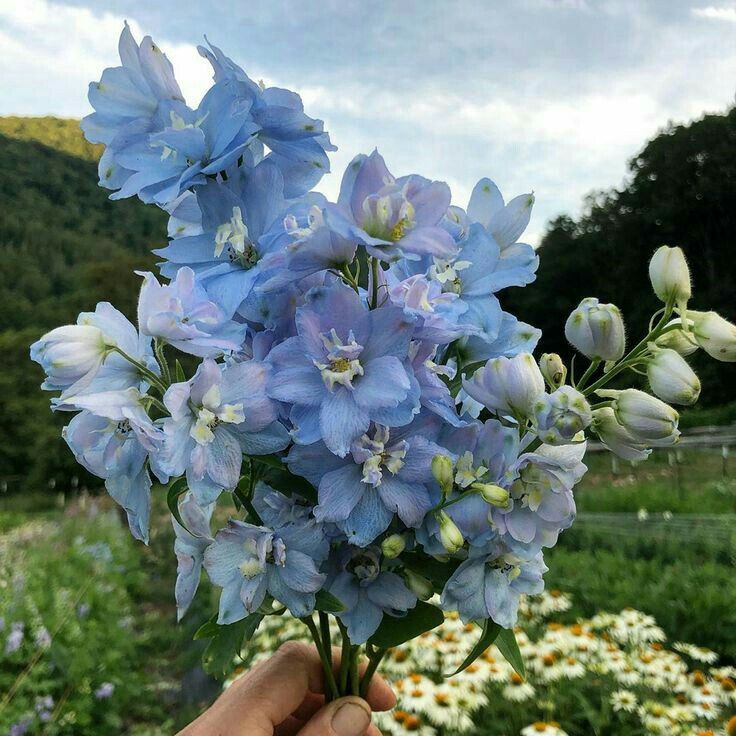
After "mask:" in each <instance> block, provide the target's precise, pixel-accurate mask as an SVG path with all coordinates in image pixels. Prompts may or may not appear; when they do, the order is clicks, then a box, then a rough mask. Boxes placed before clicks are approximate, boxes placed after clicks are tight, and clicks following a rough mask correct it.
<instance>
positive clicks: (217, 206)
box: [154, 161, 290, 318]
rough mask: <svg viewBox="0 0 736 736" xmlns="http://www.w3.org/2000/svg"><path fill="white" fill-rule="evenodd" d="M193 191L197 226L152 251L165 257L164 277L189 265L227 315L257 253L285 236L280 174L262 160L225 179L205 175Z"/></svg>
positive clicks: (245, 291)
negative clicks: (197, 227) (203, 183)
mask: <svg viewBox="0 0 736 736" xmlns="http://www.w3.org/2000/svg"><path fill="white" fill-rule="evenodd" d="M195 196H196V203H197V206H198V208H199V209H200V211H201V228H200V230H201V231H200V232H197V233H195V234H185V235H183V236H182V237H177V238H175V239H174V240H172V241H171V242H170V243H169V245H168V246H167V247H165V248H160V249H158V250H154V253H155V254H156V255H159V256H162V257H164V258H165V259H166V261H167V262H166V263H163V264H161V273H162V274H163V275H164V276H167V277H169V278H173V277H174V276H175V275H176V272H177V271H178V270H179V269H180V268H181V266H189V267H190V268H191V269H192V270H193V271H194V273H195V274H196V277H197V281H198V283H200V284H201V285H202V286H203V287H204V289H205V290H206V291H207V294H208V295H209V297H210V299H212V300H213V301H215V302H217V304H219V305H220V307H222V310H223V312H224V314H225V317H228V318H229V317H232V315H233V314H234V313H235V311H236V310H237V309H238V307H239V306H240V305H241V303H242V302H243V300H244V299H245V298H246V297H247V296H248V295H249V294H250V292H251V290H252V289H253V286H254V285H255V284H256V282H257V281H258V279H259V278H260V277H261V275H262V273H263V258H264V257H265V256H266V255H268V254H269V253H271V252H273V251H274V250H278V249H280V248H282V247H283V245H284V244H285V243H286V242H287V241H288V240H290V238H289V237H288V234H287V232H286V230H285V229H284V226H283V223H282V220H283V217H284V208H285V200H284V181H283V177H282V175H281V172H280V171H279V169H278V168H277V167H276V166H275V164H273V163H272V162H270V161H263V162H262V163H260V164H258V166H256V167H255V168H252V169H251V168H247V167H240V168H238V169H236V170H233V171H231V176H230V177H229V178H228V179H227V181H219V180H209V181H208V182H207V183H206V185H204V186H200V187H197V190H196V195H195ZM279 236H280V237H279Z"/></svg>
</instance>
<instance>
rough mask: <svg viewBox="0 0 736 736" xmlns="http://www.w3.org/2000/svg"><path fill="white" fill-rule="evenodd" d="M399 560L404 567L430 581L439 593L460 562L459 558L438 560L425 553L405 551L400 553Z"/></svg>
mask: <svg viewBox="0 0 736 736" xmlns="http://www.w3.org/2000/svg"><path fill="white" fill-rule="evenodd" d="M401 561H402V562H403V563H404V565H405V567H407V568H409V569H410V570H412V571H413V572H416V573H418V574H419V575H421V576H422V577H425V578H427V580H429V581H430V582H431V583H432V586H433V587H434V589H435V592H437V593H439V592H441V591H442V589H443V588H444V587H445V583H446V582H447V580H448V578H449V577H450V576H451V575H452V573H453V572H455V570H456V569H457V567H458V565H459V564H460V560H438V559H436V558H435V557H430V556H429V555H426V554H417V553H416V552H407V553H405V554H403V555H401Z"/></svg>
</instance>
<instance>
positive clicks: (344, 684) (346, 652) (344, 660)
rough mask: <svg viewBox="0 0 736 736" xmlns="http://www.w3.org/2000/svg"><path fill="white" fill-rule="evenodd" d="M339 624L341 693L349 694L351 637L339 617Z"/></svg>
mask: <svg viewBox="0 0 736 736" xmlns="http://www.w3.org/2000/svg"><path fill="white" fill-rule="evenodd" d="M337 625H338V626H339V627H340V635H341V637H342V652H341V654H340V682H339V690H340V695H347V694H348V670H349V668H350V649H351V644H350V637H349V636H348V630H347V628H346V627H345V624H343V622H342V621H340V619H339V618H337Z"/></svg>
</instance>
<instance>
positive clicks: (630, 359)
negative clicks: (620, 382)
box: [583, 303, 678, 396]
mask: <svg viewBox="0 0 736 736" xmlns="http://www.w3.org/2000/svg"><path fill="white" fill-rule="evenodd" d="M673 308H674V304H670V303H668V304H667V306H666V307H665V309H664V313H663V314H662V318H661V319H660V320H659V322H658V323H657V326H656V327H655V328H654V329H653V330H650V331H649V333H648V334H647V335H646V336H645V337H644V338H643V339H642V340H641V341H640V342H639V343H637V344H636V345H635V346H634V347H633V348H632V349H631V350H630V351H629V353H628V354H627V355H625V356H624V357H623V358H622V359H621V361H620V362H619V363H617V364H616V365H615V366H614V367H613V368H612V369H611V370H610V371H608V373H606V374H605V375H603V376H601V378H599V379H598V380H597V381H596V382H595V383H592V384H591V385H590V386H589V387H588V388H587V389H586V390H585V391H584V392H583V393H584V395H585V396H590V395H591V394H592V393H594V392H595V391H597V390H598V389H599V388H602V387H603V386H605V385H606V384H607V383H608V382H609V381H610V380H611V379H612V378H614V377H615V376H617V375H618V374H619V373H621V372H622V371H625V370H626V369H627V368H628V367H629V366H631V365H636V363H637V362H638V359H639V358H640V357H641V355H642V353H643V352H644V351H645V350H646V349H647V345H648V344H649V343H650V342H654V341H655V340H656V339H657V338H658V337H660V336H662V335H664V334H665V333H666V332H670V331H671V330H672V329H678V326H677V325H674V326H673V327H667V323H668V322H669V320H670V317H671V316H672V311H673Z"/></svg>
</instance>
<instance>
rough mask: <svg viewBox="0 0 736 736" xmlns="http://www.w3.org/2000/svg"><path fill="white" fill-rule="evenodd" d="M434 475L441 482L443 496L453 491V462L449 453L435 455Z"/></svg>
mask: <svg viewBox="0 0 736 736" xmlns="http://www.w3.org/2000/svg"><path fill="white" fill-rule="evenodd" d="M432 475H433V476H434V479H435V480H436V481H437V482H438V483H439V484H440V490H441V491H442V495H443V496H449V495H450V493H452V478H453V464H452V458H451V457H449V456H448V455H435V456H434V457H433V458H432Z"/></svg>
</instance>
